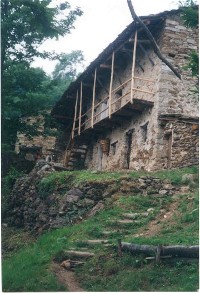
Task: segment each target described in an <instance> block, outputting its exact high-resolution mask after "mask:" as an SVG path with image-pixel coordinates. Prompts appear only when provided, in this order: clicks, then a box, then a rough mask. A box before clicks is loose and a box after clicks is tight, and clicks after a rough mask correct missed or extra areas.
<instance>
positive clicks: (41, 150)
mask: <svg viewBox="0 0 200 293" xmlns="http://www.w3.org/2000/svg"><path fill="white" fill-rule="evenodd" d="M23 120H24V122H26V124H30V125H37V126H36V127H37V130H38V131H39V132H40V133H41V135H38V136H33V137H32V138H31V139H30V138H29V137H27V136H25V135H24V134H23V133H18V134H17V143H16V144H15V152H16V153H17V154H19V153H20V154H21V155H22V157H24V158H25V159H26V160H28V161H37V159H39V158H42V157H44V158H46V157H52V155H53V154H54V153H55V151H54V149H55V142H56V137H55V135H52V136H46V137H44V135H43V131H44V116H42V115H38V116H36V117H28V118H27V117H26V118H23Z"/></svg>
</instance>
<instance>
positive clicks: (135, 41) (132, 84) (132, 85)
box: [131, 31, 137, 103]
mask: <svg viewBox="0 0 200 293" xmlns="http://www.w3.org/2000/svg"><path fill="white" fill-rule="evenodd" d="M136 48H137V31H136V32H135V39H134V47H133V64H132V73H131V78H132V79H131V103H133V87H134V82H135V61H136Z"/></svg>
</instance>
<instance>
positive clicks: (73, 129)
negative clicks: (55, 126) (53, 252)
mask: <svg viewBox="0 0 200 293" xmlns="http://www.w3.org/2000/svg"><path fill="white" fill-rule="evenodd" d="M77 107H78V91H77V94H76V104H75V110H74V122H73V128H72V139H73V138H74V131H75V127H76V115H77Z"/></svg>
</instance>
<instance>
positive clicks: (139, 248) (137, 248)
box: [122, 242, 157, 255]
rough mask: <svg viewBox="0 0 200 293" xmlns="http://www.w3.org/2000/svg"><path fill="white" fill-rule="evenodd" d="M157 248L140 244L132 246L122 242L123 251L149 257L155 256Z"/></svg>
mask: <svg viewBox="0 0 200 293" xmlns="http://www.w3.org/2000/svg"><path fill="white" fill-rule="evenodd" d="M156 248H157V247H156V246H154V245H139V244H132V243H128V242H122V251H123V250H124V251H126V250H128V251H130V252H132V253H144V254H147V255H149V254H150V255H155V253H156Z"/></svg>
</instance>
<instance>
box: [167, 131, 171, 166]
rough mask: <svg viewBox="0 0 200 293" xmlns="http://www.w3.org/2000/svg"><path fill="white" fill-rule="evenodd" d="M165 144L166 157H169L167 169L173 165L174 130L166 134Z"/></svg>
mask: <svg viewBox="0 0 200 293" xmlns="http://www.w3.org/2000/svg"><path fill="white" fill-rule="evenodd" d="M165 145H166V157H167V163H166V165H167V169H170V168H171V166H172V132H169V133H167V134H166V135H165Z"/></svg>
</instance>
